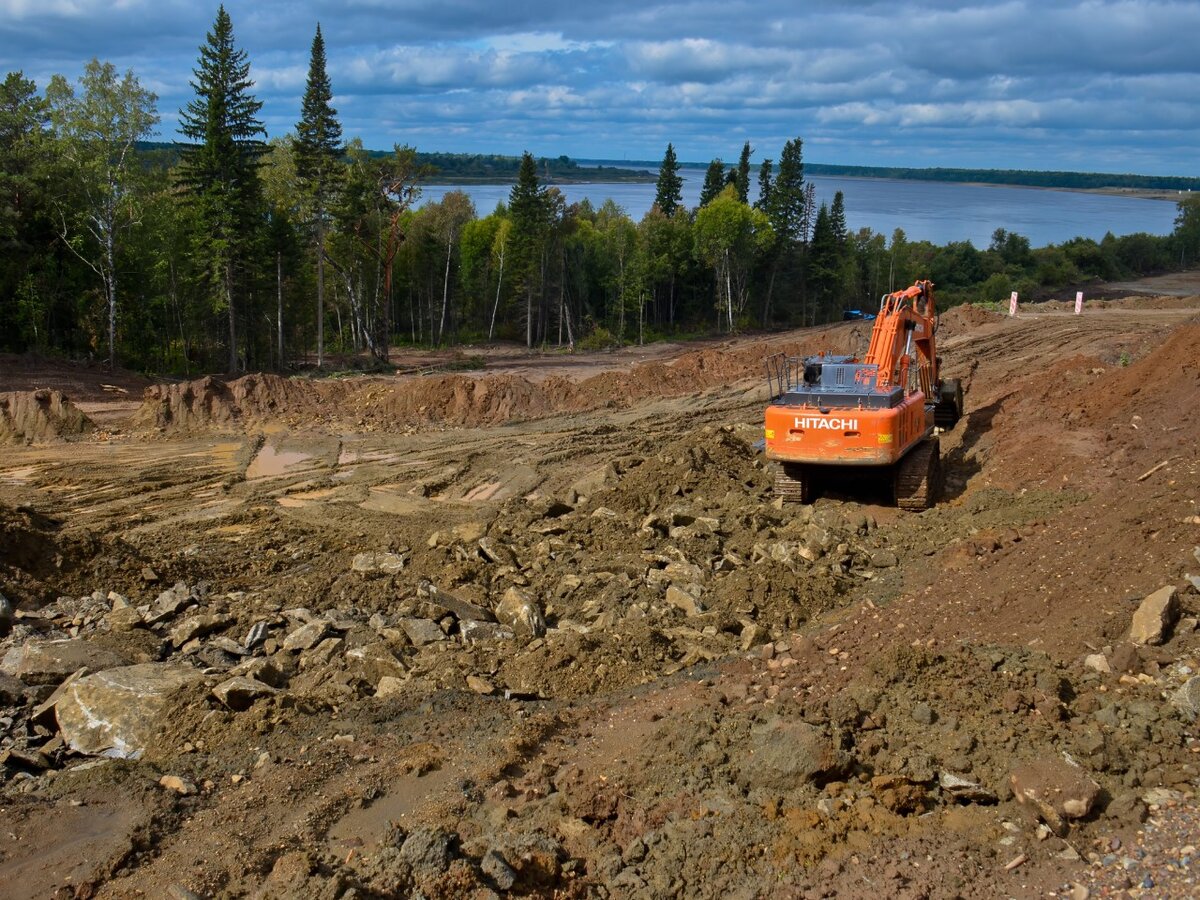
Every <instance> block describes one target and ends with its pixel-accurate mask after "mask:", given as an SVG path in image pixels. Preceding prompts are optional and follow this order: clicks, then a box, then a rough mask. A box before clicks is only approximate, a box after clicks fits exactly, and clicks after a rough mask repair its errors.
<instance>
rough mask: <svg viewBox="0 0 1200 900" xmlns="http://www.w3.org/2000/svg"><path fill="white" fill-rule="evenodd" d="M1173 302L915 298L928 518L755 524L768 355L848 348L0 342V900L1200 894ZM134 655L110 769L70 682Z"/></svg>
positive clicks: (855, 486)
mask: <svg viewBox="0 0 1200 900" xmlns="http://www.w3.org/2000/svg"><path fill="white" fill-rule="evenodd" d="M1198 294H1200V288H1194V289H1193V291H1192V294H1191V295H1190V296H1169V297H1168V296H1143V295H1137V296H1134V295H1131V296H1129V297H1127V298H1125V299H1118V300H1111V301H1089V302H1088V304H1086V306H1085V310H1084V313H1083V315H1080V316H1076V315H1074V314H1073V303H1068V302H1062V303H1048V304H1042V305H1039V306H1037V307H1026V308H1023V309H1022V310H1021V314H1020V315H1019V316H1017V317H1015V318H1010V317H1001V316H999V315H997V314H994V313H990V312H985V311H982V310H980V309H976V308H973V307H960V308H957V309H954V310H952V311H950V312H948V313H946V314H945V315H943V317H942V324H941V331H940V334H939V340H940V343H939V352H940V353H941V355H942V357H943V359H944V362H945V367H946V374H947V375H948V376H951V377H958V378H961V379H962V380H963V383H964V386H965V387H966V390H967V393H966V414H965V416H964V418H963V419H962V421H960V422H959V424H958V425H957V426H956V427H955V428H954V429H953V430H950V431H948V432H946V433H945V434H944V435H943V436H942V439H941V440H942V448H943V452H944V453H945V455H946V464H945V469H946V477H947V484H946V496H945V497H944V499H943V502H941V503H940V504H939V505H938V506H936V507H935V508H933V509H931V510H928V511H926V512H923V513H906V512H901V511H898V510H896V509H894V508H892V507H891V506H889V505H887V504H886V502H885V500H886V496H887V485H886V483H885V481H884V480H883V479H878V478H876V479H872V478H869V477H863V478H861V479H853V480H848V479H844V478H843V479H840V480H836V481H833V482H831V483H830V484H829V486H828V489H827V490H826V491H825V493H824V495H823V496H821V497H820V498H819V499H818V500H817V501H816V503H815V504H813V505H811V506H799V505H791V504H789V505H786V506H783V505H781V504H779V503H777V502H776V501H775V498H774V497H773V495H772V490H771V484H772V473H771V468H770V465H769V464H768V463H766V462H765V461H764V460H763V458H762V456H761V453H760V452H759V450H758V449H757V448H756V442H757V441H759V439H760V438H761V417H762V411H763V407H764V405H765V403H766V400H767V394H768V392H767V385H766V382H765V378H764V377H763V364H762V361H763V359H764V357H765V356H767V355H769V354H771V353H776V352H786V353H801V352H815V351H817V350H833V351H837V352H855V351H861V350H863V349H865V346H866V341H867V339H868V336H869V328H870V323H869V322H851V323H843V324H838V325H833V326H827V327H822V328H816V329H806V330H800V331H795V332H790V333H787V334H781V335H770V336H755V337H746V338H738V337H734V338H731V339H726V340H714V341H706V342H703V343H699V344H678V345H669V346H658V347H654V348H627V349H625V350H623V351H619V352H616V353H592V354H583V353H576V354H561V353H553V354H545V355H540V356H535V357H531V356H529V355H527V354H516V353H513V352H511V351H508V352H505V353H498V352H490V351H486V350H479V351H478V353H477V355H478V356H479V357H481V358H482V360H483V363H484V364H483V368H481V369H475V370H472V371H464V372H454V371H446V370H445V369H443V368H439V366H441V365H442V364H443V363H444V362H445V361H446V360H447V359H448V358H449V357H447V355H445V354H443V355H440V356H439V355H431V356H429V357H427V358H425V362H426V363H427V364H426V365H425V366H424V368H423V371H424V372H425V374H417V375H412V374H405V375H398V376H380V375H360V376H352V377H339V378H323V379H315V378H293V379H283V378H279V377H276V376H270V375H249V376H244V377H243V378H241V379H237V380H233V381H226V380H224V379H215V378H209V379H201V380H198V381H193V382H186V383H176V384H152V383H151V382H149V381H148V380H146V379H144V378H141V377H139V376H135V375H132V374H129V373H120V372H117V373H113V372H107V371H104V370H103V369H102V368H100V367H96V366H83V365H71V364H67V363H61V362H53V361H46V360H30V359H29V358H24V357H23V358H14V357H8V358H5V359H2V360H0V391H8V392H10V393H5V394H0V442H5V443H6V444H7V445H6V446H4V447H3V451H4V455H3V459H2V460H0V529H2V530H0V593H3V595H4V596H5V597H7V598H8V600H9V601H10V603H11V604H12V605H13V606H14V607H15V615H14V617H13V623H12V629H11V634H9V635H8V636H7V637H5V638H0V726H2V730H0V762H2V763H3V765H2V766H0V832H2V833H3V840H0V885H3V888H2V889H0V892H2V893H3V894H4V895H5V896H7V897H14V898H15V897H31V898H32V897H38V898H41V897H105V898H133V897H176V898H189V897H247V896H248V897H279V898H282V897H297V898H299V897H304V898H308V897H328V898H331V900H332V898H351V897H353V898H371V897H404V896H413V897H417V896H423V897H429V898H433V897H479V898H484V897H495V896H501V897H503V896H509V895H512V896H544V897H551V896H556V897H714V898H716V897H721V898H729V897H733V898H757V897H864V896H874V897H914V898H915V897H929V898H940V897H966V898H984V897H1047V896H1058V897H1073V898H1082V897H1088V896H1092V897H1098V896H1145V897H1171V896H1174V897H1190V896H1195V895H1196V893H1197V891H1198V890H1200V889H1198V888H1197V870H1198V869H1200V862H1197V861H1196V847H1195V843H1196V841H1197V838H1200V824H1198V823H1200V817H1198V816H1197V814H1196V791H1197V779H1198V777H1200V742H1198V741H1197V731H1196V726H1195V716H1196V712H1197V707H1198V706H1200V681H1197V680H1194V679H1196V676H1197V673H1198V672H1200V631H1197V618H1198V617H1200V592H1198V590H1197V585H1198V584H1200V578H1197V579H1195V580H1192V579H1189V576H1193V578H1195V576H1197V575H1200V548H1198V546H1197V545H1200V508H1198V504H1200V454H1198V452H1197V442H1198V439H1200V410H1198V404H1197V396H1198V392H1200V296H1197V295H1198ZM467 352H468V353H472V354H474V353H475V351H467ZM405 363H406V365H405V366H404V367H403V369H402V371H410V370H411V366H413V365H416V366H418V367H420V366H421V364H422V359H421V358H414V357H413V355H412V354H409V355H408V357H407V358H406V359H405ZM54 390H61V391H62V392H63V393H65V394H66V395H67V397H68V398H69V400H68V399H62V398H60V397H59V396H58V395H57V394H54V393H53V391H54ZM79 413H83V414H84V415H83V416H81V415H79ZM1164 587H1170V588H1173V589H1174V593H1173V594H1172V599H1171V602H1170V604H1169V609H1168V610H1165V611H1164V612H1163V619H1164V621H1165V622H1166V624H1165V627H1164V628H1163V629H1162V634H1161V636H1156V637H1153V638H1151V639H1150V640H1149V641H1147V642H1137V641H1134V640H1131V626H1133V627H1134V628H1135V630H1136V628H1137V627H1138V625H1137V623H1134V621H1133V620H1134V617H1135V613H1136V612H1137V611H1138V610H1139V608H1141V607H1142V606H1143V599H1144V598H1146V597H1147V596H1149V595H1152V594H1154V593H1155V592H1157V591H1159V590H1160V589H1161V588H1164ZM497 619H498V620H499V621H497ZM130 667H137V672H138V673H139V677H141V678H142V679H143V680H142V681H139V682H138V684H139V685H142V687H140V688H138V689H137V690H143V689H144V690H145V691H146V692H147V693H146V694H145V695H144V696H145V697H150V696H151V695H152V696H153V703H150V702H149V701H146V702H145V703H144V704H143V703H142V702H141V700H140V699H138V698H139V697H142V696H143V695H140V694H138V693H137V690H134V689H130V690H132V691H133V693H130V694H128V696H130V697H133V698H135V699H134V700H133V701H131V702H130V703H129V704H127V705H129V706H136V707H137V709H138V713H137V714H138V716H140V717H141V718H140V720H139V722H138V723H135V724H137V726H138V727H137V728H136V729H134V731H136V733H137V734H138V735H140V743H139V744H138V746H137V747H136V748H134V747H132V745H129V744H122V743H120V741H115V742H114V739H113V738H112V737H111V733H110V732H109V731H105V727H107V724H106V723H109V720H111V723H109V724H112V726H113V729H117V730H119V729H120V727H122V725H121V723H120V722H119V721H117V720H118V719H120V718H121V716H123V715H126V716H127V715H130V711H129V710H128V709H125V710H122V709H120V708H115V709H112V708H107V707H106V708H104V709H101V708H100V707H98V706H95V707H89V706H88V703H89V702H91V701H87V700H86V698H87V697H99V696H100V694H98V693H93V694H87V693H86V692H85V691H83V690H82V689H81V688H80V687H79V685H80V684H87V683H89V681H90V682H93V683H94V682H95V679H96V678H99V677H100V676H101V675H104V674H105V673H107V674H109V675H112V674H113V673H118V672H124V671H128V670H129V669H130ZM181 673H182V674H181ZM168 676H169V677H170V678H178V685H176V687H175V689H173V690H171V691H170V692H165V693H155V691H156V690H157V687H158V685H159V683H160V680H161V679H164V678H168ZM239 677H240V679H241V680H240V681H237V683H236V684H234V685H233V686H232V687H231V686H230V685H231V683H232V682H233V681H235V680H236V679H237V678H239ZM64 683H65V685H66V686H65V687H63V686H62V685H63V684H64ZM147 685H148V686H147ZM72 692H73V693H72ZM64 697H65V698H67V699H66V700H64ZM71 698H73V699H71ZM68 701H69V702H68ZM96 702H97V703H98V702H99V701H96ZM72 704H73V705H72ZM117 706H118V707H119V706H120V704H117ZM80 709H83V710H84V712H85V713H86V716H90V717H91V719H90V720H89V721H88V722H85V723H84V726H79V724H78V722H75V724H74V725H72V724H71V722H72V721H75V720H74V719H71V716H75V717H76V718H78V715H79V710H80ZM72 710H74V712H72ZM100 720H103V722H101V721H100ZM98 722H100V724H97V723H98ZM101 726H105V727H101ZM130 727H132V726H130ZM81 728H82V731H81V730H80V729H81ZM89 729H91V730H90V731H89ZM139 729H140V730H139ZM100 732H103V733H104V734H107V735H109V737H108V740H109V743H110V746H107V747H105V746H103V741H102V740H101V741H100V743H97V744H95V745H94V746H92V747H91V748H90V749H89V748H88V747H85V746H84V744H86V740H87V737H88V736H89V735H90V736H91V737H93V738H94V737H96V735H97V734H99V733H100ZM81 733H82V734H83V735H84V737H82V738H81V737H80V734H81ZM121 757H125V758H121ZM1077 795H1078V796H1077ZM1073 804H1074V805H1073ZM1081 804H1082V805H1081Z"/></svg>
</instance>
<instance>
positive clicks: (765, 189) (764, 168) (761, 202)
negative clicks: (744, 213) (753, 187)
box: [754, 159, 774, 212]
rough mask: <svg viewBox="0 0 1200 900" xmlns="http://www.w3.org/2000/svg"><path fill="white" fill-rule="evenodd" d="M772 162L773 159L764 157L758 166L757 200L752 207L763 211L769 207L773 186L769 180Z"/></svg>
mask: <svg viewBox="0 0 1200 900" xmlns="http://www.w3.org/2000/svg"><path fill="white" fill-rule="evenodd" d="M772 164H773V160H770V159H764V160H763V161H762V164H761V165H760V166H759V167H758V200H757V201H755V203H754V208H755V209H761V210H762V211H763V212H766V211H767V210H768V209H770V208H771V191H772V190H773V188H774V184H773V183H772V181H771V167H772Z"/></svg>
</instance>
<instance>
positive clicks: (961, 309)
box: [938, 303, 1004, 337]
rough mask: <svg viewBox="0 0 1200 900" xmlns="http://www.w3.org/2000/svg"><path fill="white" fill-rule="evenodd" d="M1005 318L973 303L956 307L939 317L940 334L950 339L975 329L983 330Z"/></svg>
mask: <svg viewBox="0 0 1200 900" xmlns="http://www.w3.org/2000/svg"><path fill="white" fill-rule="evenodd" d="M1003 318H1004V317H1003V316H1001V315H1000V314H999V313H994V312H990V311H988V310H986V309H984V308H982V307H980V306H975V305H974V304H973V303H964V304H963V305H962V306H955V307H954V308H953V309H949V310H947V311H946V312H944V313H942V314H941V316H939V321H938V333H939V334H941V335H943V336H945V337H949V336H950V335H956V334H962V333H964V332H966V331H971V330H973V329H975V328H982V327H983V326H984V325H991V324H993V323H995V322H999V321H1001V320H1002V319H1003Z"/></svg>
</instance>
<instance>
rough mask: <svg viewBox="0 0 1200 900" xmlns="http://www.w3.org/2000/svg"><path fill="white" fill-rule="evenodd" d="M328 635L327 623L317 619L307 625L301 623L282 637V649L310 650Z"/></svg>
mask: <svg viewBox="0 0 1200 900" xmlns="http://www.w3.org/2000/svg"><path fill="white" fill-rule="evenodd" d="M328 636H329V623H328V622H326V621H325V620H324V619H317V620H316V621H315V622H309V623H308V624H307V625H301V626H300V627H299V628H297V629H296V630H295V631H293V632H292V633H291V634H289V635H288V636H287V637H286V638H284V639H283V649H284V650H311V649H312V648H313V647H315V646H317V644H319V643H321V641H323V640H324V639H325V638H326V637H328Z"/></svg>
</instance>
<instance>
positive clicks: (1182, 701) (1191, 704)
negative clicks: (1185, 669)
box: [1171, 675, 1200, 720]
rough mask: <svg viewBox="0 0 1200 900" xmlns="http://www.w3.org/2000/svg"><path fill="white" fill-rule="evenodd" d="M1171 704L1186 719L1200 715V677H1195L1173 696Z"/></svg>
mask: <svg viewBox="0 0 1200 900" xmlns="http://www.w3.org/2000/svg"><path fill="white" fill-rule="evenodd" d="M1171 703H1172V705H1174V706H1175V708H1176V709H1178V710H1179V711H1180V712H1182V713H1183V714H1184V716H1185V717H1186V718H1188V719H1189V720H1190V719H1194V718H1195V717H1196V716H1197V715H1200V675H1193V676H1192V677H1191V678H1189V679H1188V680H1187V681H1185V682H1184V683H1183V684H1182V685H1181V686H1180V688H1179V690H1177V691H1175V693H1173V694H1172V695H1171Z"/></svg>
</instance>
